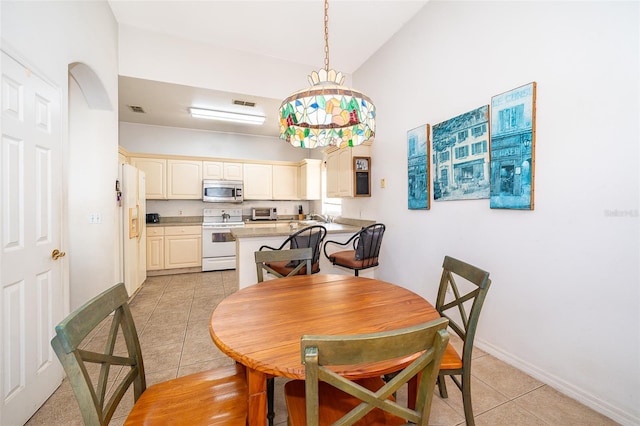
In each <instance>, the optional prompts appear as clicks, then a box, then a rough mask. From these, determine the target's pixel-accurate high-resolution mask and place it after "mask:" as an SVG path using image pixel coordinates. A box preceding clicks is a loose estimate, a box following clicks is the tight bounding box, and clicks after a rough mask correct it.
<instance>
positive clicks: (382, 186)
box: [380, 178, 387, 188]
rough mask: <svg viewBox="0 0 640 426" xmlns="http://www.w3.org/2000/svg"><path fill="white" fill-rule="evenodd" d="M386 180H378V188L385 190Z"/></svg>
mask: <svg viewBox="0 0 640 426" xmlns="http://www.w3.org/2000/svg"><path fill="white" fill-rule="evenodd" d="M386 186H387V180H386V179H385V178H382V179H380V188H386Z"/></svg>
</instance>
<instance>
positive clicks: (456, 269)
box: [436, 256, 491, 364]
mask: <svg viewBox="0 0 640 426" xmlns="http://www.w3.org/2000/svg"><path fill="white" fill-rule="evenodd" d="M442 268H443V270H442V277H441V279H440V286H439V288H438V297H437V300H436V310H437V311H438V312H439V313H440V315H442V316H443V317H445V318H448V319H449V327H450V328H451V329H452V330H454V331H455V332H456V334H457V335H458V336H459V337H460V338H461V339H462V340H463V341H464V349H463V364H464V363H465V362H467V360H466V359H465V358H469V361H468V362H470V357H471V348H472V347H473V340H474V338H475V331H476V328H477V324H478V319H479V318H480V312H481V310H482V305H483V304H484V300H485V297H486V295H487V291H488V290H489V287H490V285H491V280H490V279H489V273H488V272H486V271H484V270H482V269H480V268H477V267H475V266H473V265H470V264H468V263H465V262H463V261H461V260H458V259H454V258H452V257H449V256H445V258H444V262H443V264H442ZM456 277H459V278H463V279H464V280H466V282H467V283H468V285H470V287H472V289H471V290H466V291H465V289H464V288H462V284H463V283H462V282H457V281H456ZM448 289H450V290H451V292H452V295H449V293H448V291H447V290H448ZM469 301H472V303H471V308H470V309H469V311H468V313H467V308H466V306H465V303H467V302H469ZM456 308H457V309H456ZM451 310H455V311H457V312H456V315H454V314H453V313H452V312H450V311H451Z"/></svg>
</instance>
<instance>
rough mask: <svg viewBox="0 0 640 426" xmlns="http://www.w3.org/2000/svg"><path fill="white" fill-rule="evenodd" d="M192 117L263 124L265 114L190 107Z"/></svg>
mask: <svg viewBox="0 0 640 426" xmlns="http://www.w3.org/2000/svg"><path fill="white" fill-rule="evenodd" d="M189 112H190V113H191V116H192V117H196V118H207V119H209V120H222V121H232V122H234V123H244V124H263V123H264V115H251V114H243V113H241V112H229V111H216V110H213V109H202V108H189Z"/></svg>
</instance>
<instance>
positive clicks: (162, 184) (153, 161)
mask: <svg viewBox="0 0 640 426" xmlns="http://www.w3.org/2000/svg"><path fill="white" fill-rule="evenodd" d="M131 164H132V165H133V166H134V167H137V168H138V169H140V170H142V171H143V172H144V174H145V188H146V190H145V198H146V199H147V200H166V199H167V160H165V159H164V158H142V157H131Z"/></svg>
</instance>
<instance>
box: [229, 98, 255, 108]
mask: <svg viewBox="0 0 640 426" xmlns="http://www.w3.org/2000/svg"><path fill="white" fill-rule="evenodd" d="M233 104H234V105H242V106H248V107H254V106H256V103H255V102H250V101H241V100H238V99H234V100H233Z"/></svg>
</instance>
